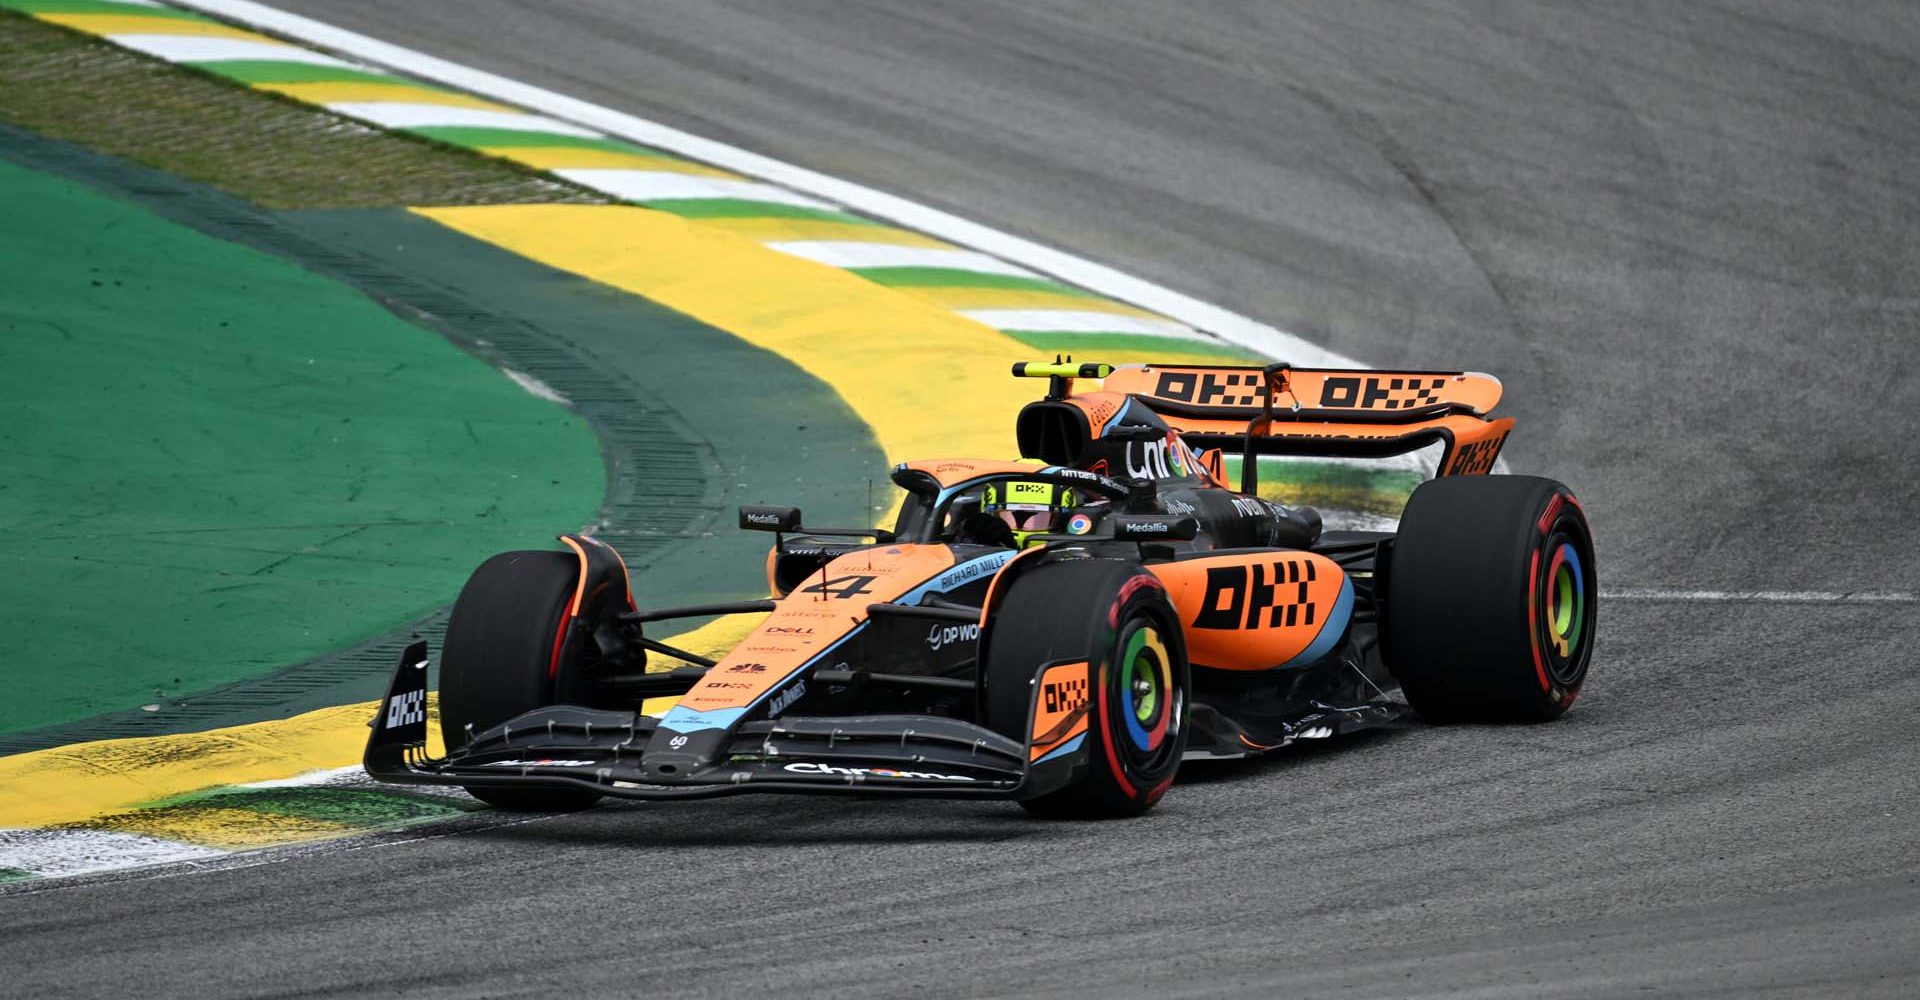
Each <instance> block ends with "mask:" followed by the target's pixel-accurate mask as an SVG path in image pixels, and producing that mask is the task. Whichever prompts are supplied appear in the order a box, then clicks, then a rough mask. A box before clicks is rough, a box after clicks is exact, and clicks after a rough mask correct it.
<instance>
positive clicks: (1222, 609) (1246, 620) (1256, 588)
mask: <svg viewBox="0 0 1920 1000" xmlns="http://www.w3.org/2000/svg"><path fill="white" fill-rule="evenodd" d="M1313 577H1314V569H1313V561H1312V560H1310V559H1282V560H1278V561H1276V562H1272V563H1254V564H1253V565H1251V566H1246V565H1240V566H1212V567H1208V569H1207V599H1206V600H1205V601H1204V602H1203V603H1202V604H1201V606H1200V614H1199V615H1197V616H1195V617H1194V619H1193V627H1194V628H1219V629H1227V628H1236V629H1237V628H1280V627H1283V626H1284V627H1286V628H1292V627H1294V626H1295V625H1312V624H1313V620H1314V612H1315V610H1316V609H1315V607H1314V604H1313V602H1312V601H1311V600H1308V598H1307V585H1308V584H1310V583H1312V582H1313Z"/></svg>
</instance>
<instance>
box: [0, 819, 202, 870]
mask: <svg viewBox="0 0 1920 1000" xmlns="http://www.w3.org/2000/svg"><path fill="white" fill-rule="evenodd" d="M226 854H227V852H226V851H217V850H214V849H213V848H211V847H200V846H198V845H195V844H182V843H179V842H176V841H171V840H161V839H159V838H157V837H143V836H139V835H137V834H131V833H118V832H115V831H110V830H17V829H14V830H0V868H11V869H13V870H15V871H23V872H28V873H31V874H33V875H36V876H39V877H40V878H59V877H60V876H63V875H86V874H90V873H93V872H105V871H114V870H117V869H121V868H132V867H135V866H138V865H155V864H165V863H167V862H172V861H193V860H201V859H205V858H217V857H225V856H226Z"/></svg>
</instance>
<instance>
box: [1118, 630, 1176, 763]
mask: <svg viewBox="0 0 1920 1000" xmlns="http://www.w3.org/2000/svg"><path fill="white" fill-rule="evenodd" d="M1120 663H1121V668H1120V670H1119V671H1118V673H1119V677H1120V706H1121V711H1120V718H1121V721H1122V722H1124V723H1125V724H1126V727H1127V738H1128V739H1129V740H1131V741H1132V742H1133V745H1134V746H1135V747H1136V748H1137V749H1139V751H1140V752H1141V753H1149V754H1150V753H1153V752H1154V751H1155V750H1158V749H1159V748H1160V744H1161V743H1163V742H1165V740H1166V737H1167V723H1168V720H1169V719H1170V718H1171V716H1172V713H1171V712H1169V711H1167V707H1168V701H1169V699H1170V698H1171V696H1172V692H1173V665H1172V658H1171V657H1170V656H1168V655H1167V647H1166V644H1165V643H1164V642H1162V641H1161V640H1160V633H1159V632H1158V631H1156V630H1155V629H1154V628H1153V626H1151V625H1142V626H1140V627H1139V628H1138V629H1136V630H1135V631H1134V632H1133V633H1132V634H1131V635H1129V636H1128V637H1127V642H1126V645H1125V646H1124V647H1123V648H1122V649H1121V651H1120Z"/></svg>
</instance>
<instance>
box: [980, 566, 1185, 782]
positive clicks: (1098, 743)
mask: <svg viewBox="0 0 1920 1000" xmlns="http://www.w3.org/2000/svg"><path fill="white" fill-rule="evenodd" d="M1072 660H1086V661H1088V662H1089V663H1090V664H1091V666H1092V674H1091V677H1092V682H1091V684H1090V685H1089V691H1090V699H1089V706H1088V712H1089V719H1088V725H1087V737H1086V739H1087V759H1088V766H1087V767H1085V768H1084V769H1082V771H1081V773H1080V774H1079V775H1078V776H1077V777H1076V778H1075V779H1074V781H1073V783H1072V784H1070V785H1068V786H1067V787H1065V788H1062V789H1059V790H1057V791H1053V792H1049V793H1047V794H1045V795H1042V796H1040V797H1038V798H1032V799H1027V800H1025V801H1023V802H1021V803H1020V804H1021V806H1023V807H1024V808H1025V809H1026V810H1027V811H1028V812H1030V813H1032V814H1034V815H1036V816H1043V817H1048V818H1056V819H1110V818H1116V817H1122V816H1138V815H1140V814H1141V813H1144V812H1146V811H1147V810H1148V809H1151V808H1153V805H1154V803H1156V802H1158V801H1160V797H1161V796H1162V795H1163V794H1165V793H1166V790H1167V788H1168V786H1170V785H1172V784H1173V778H1174V774H1175V772H1177V771H1178V770H1179V768H1180V757H1181V754H1182V753H1184V752H1185V750H1186V744H1187V719H1186V715H1187V703H1188V694H1189V691H1190V679H1189V676H1188V670H1187V650H1186V643H1185V641H1184V639H1183V638H1182V635H1181V632H1180V622H1179V618H1178V617H1177V616H1176V615H1175V614H1174V610H1173V606H1172V605H1171V604H1170V603H1168V601H1167V596H1166V590H1165V588H1164V587H1162V586H1161V584H1160V581H1159V579H1158V578H1157V577H1155V576H1154V575H1153V574H1152V573H1149V572H1147V570H1146V569H1145V568H1144V567H1142V566H1140V565H1139V564H1137V563H1132V562H1126V561H1123V560H1118V559H1075V560H1066V561H1061V562H1053V563H1045V564H1043V565H1040V566H1037V567H1034V568H1033V569H1031V570H1028V571H1027V572H1025V573H1023V574H1021V575H1020V576H1019V577H1017V578H1016V579H1015V580H1014V581H1013V583H1012V585H1011V586H1010V587H1009V588H1008V590H1007V595H1006V598H1005V600H1004V602H1002V603H1001V605H1000V609H999V610H998V611H997V612H996V613H995V614H994V617H993V620H992V622H991V623H990V624H989V625H988V634H987V637H986V660H985V662H984V664H983V666H982V678H983V680H984V686H985V691H984V692H983V694H984V697H983V705H982V708H983V715H984V719H985V722H986V725H987V726H988V728H990V729H992V730H994V731H995V732H997V733H1000V734H1002V735H1005V736H1009V737H1011V738H1013V739H1016V740H1019V741H1021V742H1022V743H1025V742H1026V741H1027V739H1028V737H1029V735H1030V734H1029V733H1028V731H1027V725H1028V721H1029V710H1030V708H1031V706H1032V699H1033V680H1034V675H1035V674H1036V673H1037V672H1038V671H1039V668H1040V666H1041V664H1044V663H1053V662H1060V661H1072Z"/></svg>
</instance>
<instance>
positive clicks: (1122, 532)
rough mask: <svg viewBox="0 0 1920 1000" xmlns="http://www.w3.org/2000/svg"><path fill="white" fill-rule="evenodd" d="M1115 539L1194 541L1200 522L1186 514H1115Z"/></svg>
mask: <svg viewBox="0 0 1920 1000" xmlns="http://www.w3.org/2000/svg"><path fill="white" fill-rule="evenodd" d="M1107 520H1108V521H1111V522H1112V523H1113V537H1114V539H1115V540H1116V541H1122V542H1164V541H1169V540H1172V541H1182V542H1186V541H1192V540H1193V536H1195V535H1197V534H1199V533H1200V522H1199V521H1196V520H1194V519H1193V518H1191V517H1188V516H1187V515H1185V514H1180V515H1173V514H1114V515H1113V516H1111V517H1109V518H1107Z"/></svg>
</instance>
